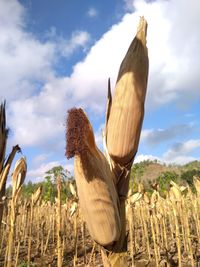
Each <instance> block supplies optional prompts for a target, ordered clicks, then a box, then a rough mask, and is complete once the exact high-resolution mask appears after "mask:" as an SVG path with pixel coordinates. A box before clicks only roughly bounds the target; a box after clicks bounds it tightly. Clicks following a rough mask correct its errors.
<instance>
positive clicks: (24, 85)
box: [0, 0, 200, 158]
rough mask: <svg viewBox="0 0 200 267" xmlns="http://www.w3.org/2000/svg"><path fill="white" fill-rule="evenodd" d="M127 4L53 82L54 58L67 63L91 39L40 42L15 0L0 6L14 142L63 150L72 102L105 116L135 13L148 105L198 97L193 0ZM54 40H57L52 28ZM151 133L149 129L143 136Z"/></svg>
mask: <svg viewBox="0 0 200 267" xmlns="http://www.w3.org/2000/svg"><path fill="white" fill-rule="evenodd" d="M127 2H128V0H127ZM132 3H133V13H130V14H126V15H125V16H124V17H123V18H122V20H121V21H120V22H119V23H118V24H116V25H113V26H112V27H111V28H110V29H109V30H108V31H107V32H106V33H105V34H104V35H103V36H102V37H101V39H100V40H98V41H97V42H96V43H95V44H94V45H93V47H92V48H91V49H90V50H89V52H88V54H87V56H86V57H85V59H84V60H83V61H81V62H78V63H77V64H76V65H75V66H74V67H73V72H72V74H71V75H70V76H69V77H58V76H57V74H56V73H55V70H54V67H55V66H56V62H57V60H58V56H60V55H62V56H65V57H66V56H69V55H70V54H71V53H73V52H74V51H75V50H76V49H78V48H81V49H85V47H87V44H88V41H89V40H90V35H89V34H88V33H87V32H86V31H76V32H75V33H73V34H72V36H71V38H70V39H69V40H65V39H64V38H63V37H56V38H55V40H54V39H53V38H51V39H49V40H47V41H45V42H41V41H40V40H38V39H37V38H36V37H35V36H34V35H33V34H31V33H29V32H28V31H27V28H26V27H25V26H26V20H25V19H26V18H25V16H26V11H25V9H24V8H23V6H22V5H21V4H20V3H19V2H18V1H17V0H10V1H7V0H2V1H0V35H1V38H0V58H1V60H0V80H1V88H0V99H4V98H6V99H7V100H8V101H9V105H8V108H9V109H8V117H9V118H8V119H9V120H8V121H9V122H10V123H9V124H10V125H9V126H10V127H11V129H12V130H13V142H17V143H19V144H21V145H22V146H23V145H24V146H36V145H38V146H43V147H44V146H46V147H47V146H48V147H49V148H48V149H54V150H55V151H56V149H60V150H62V149H63V148H64V146H65V144H64V132H65V129H64V125H63V124H64V122H65V115H66V114H65V112H66V110H67V109H68V108H70V107H72V106H73V105H75V104H76V106H80V105H81V106H82V107H84V108H89V109H91V110H92V111H96V112H102V111H104V110H105V106H106V96H107V78H108V77H111V82H112V87H114V84H115V80H116V77H117V72H118V69H119V65H120V63H121V60H122V59H123V57H124V55H125V53H126V50H127V48H128V46H129V44H130V42H131V40H132V38H133V37H134V34H135V32H136V27H137V23H138V20H139V16H140V15H144V16H145V17H146V19H147V21H148V24H149V26H148V48H149V59H150V74H149V85H148V95H147V107H151V108H157V107H159V106H160V105H164V104H168V103H170V102H172V101H174V100H176V101H177V103H178V104H179V105H185V104H188V103H189V102H192V101H196V100H198V99H199V97H200V90H199V84H200V76H199V69H200V60H199V46H198V45H199V43H200V32H199V24H200V16H199V12H200V2H199V1H196V0H191V2H190V8H188V1H186V0H177V1H173V0H169V1H161V0H158V1H153V2H152V1H150V2H149V1H148V2H145V1H144V0H135V1H132ZM129 4H130V1H129ZM129 8H130V5H129ZM129 10H130V9H129ZM177 10H178V12H177ZM10 14H12V15H10ZM53 34H54V37H55V35H56V31H55V30H54V33H53ZM151 133H152V132H151V130H149V132H146V133H145V132H143V135H145V134H146V136H149V135H150V134H151ZM157 134H161V135H163V132H162V133H161V132H159V133H157ZM159 136H160V135H159ZM162 138H164V137H162ZM170 153H171V155H172V158H175V157H177V156H178V155H177V154H173V153H174V152H173V150H172V151H171V152H170V151H168V152H167V153H166V155H165V157H166V158H167V157H168V158H169V155H170ZM183 156H184V155H183ZM186 156H187V155H186Z"/></svg>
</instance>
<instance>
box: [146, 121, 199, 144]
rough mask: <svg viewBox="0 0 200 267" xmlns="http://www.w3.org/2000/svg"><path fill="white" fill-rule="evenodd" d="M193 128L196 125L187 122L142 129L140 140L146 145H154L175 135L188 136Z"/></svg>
mask: <svg viewBox="0 0 200 267" xmlns="http://www.w3.org/2000/svg"><path fill="white" fill-rule="evenodd" d="M195 128H196V125H194V124H193V123H189V124H179V125H178V124H177V125H172V126H171V127H169V128H166V129H144V130H143V131H142V132H141V141H142V142H145V143H146V144H148V145H151V146H155V145H159V144H160V143H162V142H165V141H168V140H172V139H174V138H176V137H179V138H180V137H181V138H182V137H184V136H188V135H189V134H190V133H192V132H194V131H195Z"/></svg>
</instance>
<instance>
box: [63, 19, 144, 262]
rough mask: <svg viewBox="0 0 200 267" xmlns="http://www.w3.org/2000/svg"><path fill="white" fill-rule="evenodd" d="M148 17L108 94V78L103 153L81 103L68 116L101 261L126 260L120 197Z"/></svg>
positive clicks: (136, 129) (140, 91)
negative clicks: (79, 106)
mask: <svg viewBox="0 0 200 267" xmlns="http://www.w3.org/2000/svg"><path fill="white" fill-rule="evenodd" d="M146 32H147V23H146V21H145V19H144V18H143V17H142V18H140V22H139V25H138V30H137V34H136V36H135V38H134V39H133V41H132V43H131V45H130V47H129V49H128V51H127V54H126V55H125V58H124V59H123V61H122V63H121V66H120V69H119V73H118V78H117V82H116V86H115V94H114V97H113V99H112V96H111V90H110V83H109V86H108V103H107V112H106V128H105V132H104V139H105V140H104V144H105V155H104V154H103V153H102V152H101V151H100V150H99V149H98V148H97V146H96V143H95V138H94V133H93V129H92V126H91V124H90V122H89V120H88V118H87V116H86V114H85V113H84V111H83V110H82V109H75V108H74V109H72V110H70V111H69V112H68V119H67V149H66V156H67V157H68V158H70V157H73V156H74V157H75V160H74V172H75V178H76V184H77V189H78V196H79V200H80V206H81V210H82V212H83V216H84V219H85V221H86V223H87V227H88V229H89V232H90V235H91V236H92V238H93V239H94V240H95V241H96V242H97V243H98V244H99V245H101V246H102V255H103V261H104V266H116V267H117V266H127V264H128V263H127V240H126V215H125V199H126V196H127V193H128V187H129V177H130V170H131V166H132V163H133V160H134V157H135V154H136V151H137V148H138V143H139V138H140V132H141V127H142V121H143V116H144V101H145V95H146V88H147V79H148V52H147V48H146Z"/></svg>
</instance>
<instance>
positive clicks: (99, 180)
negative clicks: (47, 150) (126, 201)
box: [66, 109, 121, 246]
mask: <svg viewBox="0 0 200 267" xmlns="http://www.w3.org/2000/svg"><path fill="white" fill-rule="evenodd" d="M67 126H68V128H67V150H66V155H67V157H71V156H74V155H75V160H74V174H75V179H76V184H77V191H78V196H79V201H80V207H81V210H82V214H83V217H84V219H85V221H86V223H87V227H88V230H89V232H90V235H91V236H92V238H93V239H94V240H95V241H96V242H97V243H98V244H100V245H103V246H106V245H109V244H112V243H113V242H114V241H117V240H118V239H119V236H120V233H121V223H120V217H119V208H118V201H119V200H118V195H117V192H116V189H115V185H114V182H113V180H114V177H113V176H114V174H113V173H112V172H111V170H110V167H109V164H108V162H107V160H106V158H105V156H104V155H103V154H102V153H101V151H100V150H99V149H98V148H97V147H96V144H95V140H94V134H93V130H92V126H91V124H90V122H89V120H88V118H87V116H86V114H85V113H84V112H83V110H81V109H73V110H71V111H69V116H68V121H67Z"/></svg>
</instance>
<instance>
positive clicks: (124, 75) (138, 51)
mask: <svg viewBox="0 0 200 267" xmlns="http://www.w3.org/2000/svg"><path fill="white" fill-rule="evenodd" d="M146 31H147V22H146V21H145V19H144V18H143V17H142V18H141V19H140V23H139V26H138V30H137V34H136V36H135V38H134V40H133V41H132V43H131V45H130V47H129V49H128V51H127V54H126V55H125V58H124V59H123V61H122V63H121V66H120V69H119V74H118V78H117V83H116V87H115V94H114V97H113V101H112V106H111V110H110V114H109V119H108V123H107V129H106V133H107V136H106V140H107V148H108V152H109V155H110V157H111V158H112V159H113V160H114V162H115V163H119V164H120V165H121V166H126V165H129V166H128V168H130V167H131V163H132V161H133V158H134V156H135V154H136V152H137V148H138V143H139V137H140V132H141V127H142V122H143V116H144V101H145V96H146V88H147V79H148V65H149V64H148V52H147V47H146Z"/></svg>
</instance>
